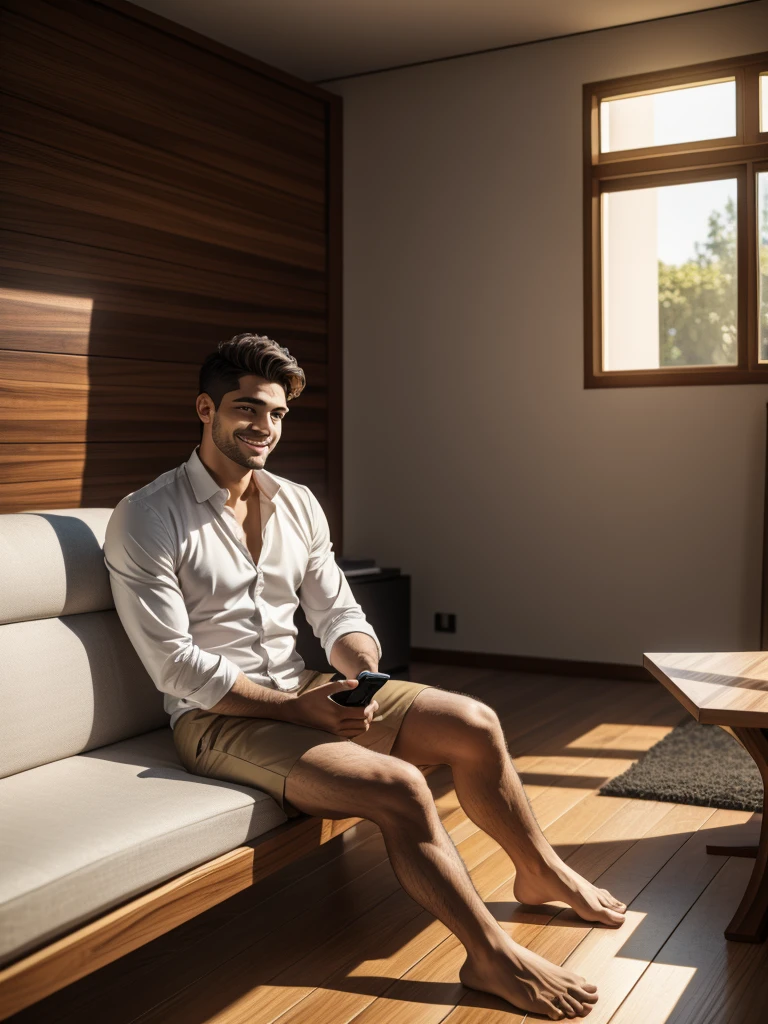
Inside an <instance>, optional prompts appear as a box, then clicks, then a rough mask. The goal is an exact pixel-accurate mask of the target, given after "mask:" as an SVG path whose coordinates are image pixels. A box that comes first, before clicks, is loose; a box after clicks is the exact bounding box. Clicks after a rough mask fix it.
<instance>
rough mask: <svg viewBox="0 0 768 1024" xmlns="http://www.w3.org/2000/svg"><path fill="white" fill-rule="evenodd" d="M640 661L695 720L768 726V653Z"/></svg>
mask: <svg viewBox="0 0 768 1024" xmlns="http://www.w3.org/2000/svg"><path fill="white" fill-rule="evenodd" d="M643 661H644V664H645V666H646V667H647V669H648V670H649V672H651V673H652V674H653V675H654V676H655V677H656V678H657V679H658V680H659V682H660V683H662V684H663V685H664V686H666V687H667V689H668V690H669V691H670V692H671V693H673V694H674V695H675V697H677V699H678V700H679V701H680V703H681V704H682V705H683V707H685V708H686V709H687V710H688V711H690V713H691V714H692V715H693V717H694V718H695V719H696V721H697V722H702V723H705V724H709V725H730V726H748V727H753V728H756V729H760V728H766V727H768V654H766V653H763V652H760V651H727V652H720V653H708V654H646V655H645V657H644V659H643Z"/></svg>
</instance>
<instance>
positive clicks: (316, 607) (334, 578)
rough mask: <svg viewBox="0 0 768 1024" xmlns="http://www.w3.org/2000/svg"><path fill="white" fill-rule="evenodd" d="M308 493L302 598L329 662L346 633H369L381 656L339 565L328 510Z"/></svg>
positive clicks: (376, 640) (371, 631) (376, 641)
mask: <svg viewBox="0 0 768 1024" xmlns="http://www.w3.org/2000/svg"><path fill="white" fill-rule="evenodd" d="M306 493H307V495H308V497H309V502H310V514H311V521H312V544H311V548H310V553H309V562H308V564H307V571H306V573H305V575H304V579H303V581H302V584H301V587H300V588H299V600H300V601H301V607H302V608H303V609H304V614H305V615H306V617H307V622H308V623H309V624H310V626H311V627H312V631H313V633H314V634H315V636H316V637H317V638H318V640H319V641H320V643H321V644H322V646H323V650H324V651H325V656H326V658H327V659H328V661H329V663H330V661H331V650H332V649H333V645H334V644H335V643H336V641H337V640H338V639H339V637H342V636H344V635H345V634H346V633H367V634H368V636H370V637H371V638H372V639H373V641H374V642H375V644H376V648H377V650H378V652H379V657H381V644H380V643H379V638H378V637H377V636H376V633H375V632H374V630H373V627H372V626H371V624H370V623H369V622H368V620H367V619H366V617H365V614H364V612H363V609H362V608H361V607H360V605H359V604H358V603H357V601H356V600H355V598H354V595H353V594H352V590H351V589H350V586H349V583H347V578H346V576H345V575H344V573H343V572H342V571H341V569H340V568H339V567H338V565H337V564H336V559H335V557H334V554H333V545H332V544H331V537H330V533H329V531H328V520H327V519H326V517H325V512H323V509H322V506H321V505H320V503H319V502H318V500H317V498H315V496H314V495H313V494H312V493H311V491H309V490H307V491H306Z"/></svg>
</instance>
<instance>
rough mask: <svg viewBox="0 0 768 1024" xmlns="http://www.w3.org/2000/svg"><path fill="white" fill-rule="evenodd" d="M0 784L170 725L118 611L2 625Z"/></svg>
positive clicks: (87, 613)
mask: <svg viewBox="0 0 768 1024" xmlns="http://www.w3.org/2000/svg"><path fill="white" fill-rule="evenodd" d="M0 706H1V707H2V714H0V778H5V777H6V776H7V775H14V774H15V773H16V772H21V771H25V770H26V769H27V768H35V767H37V766H38V765H41V764H48V763H49V762H50V761H58V760H60V759H61V758H63V757H72V756H73V755H75V754H81V753H83V752H85V751H86V750H93V749H94V748H96V747H103V746H106V744H108V743H116V742H117V741H118V740H124V739H128V738H130V737H131V736H138V735H139V734H141V733H144V732H148V731H149V730H151V729H158V728H161V727H162V726H164V725H165V726H167V725H168V721H169V719H168V715H167V714H166V712H165V711H164V710H163V695H162V694H161V693H160V692H159V690H158V689H157V688H156V687H155V685H154V683H153V682H152V680H151V679H150V678H149V676H148V675H147V673H146V671H145V669H144V666H143V665H142V664H141V662H140V661H139V657H138V655H137V654H136V652H135V650H134V649H133V645H132V644H131V641H130V640H129V639H128V637H127V635H126V632H125V630H124V629H123V627H122V624H121V622H120V619H119V618H118V616H117V612H116V611H115V610H114V609H112V610H111V611H105V612H84V613H83V614H82V615H63V616H61V617H60V618H56V619H36V620H30V621H28V622H13V623H6V624H5V625H3V626H0Z"/></svg>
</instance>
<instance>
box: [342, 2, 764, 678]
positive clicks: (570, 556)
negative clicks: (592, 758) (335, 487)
mask: <svg viewBox="0 0 768 1024" xmlns="http://www.w3.org/2000/svg"><path fill="white" fill-rule="evenodd" d="M761 48H768V2H763V0H761V2H759V3H754V4H749V5H746V6H742V7H736V8H726V9H721V10H716V11H710V12H705V13H701V14H695V15H690V16H687V17H681V18H676V19H671V20H665V21H660V22H655V23H654V22H651V23H647V24H644V25H638V26H632V27H628V28H621V29H612V30H610V31H605V32H599V33H595V34H592V35H584V36H579V37H573V38H570V39H563V40H559V41H554V42H550V43H540V44H535V45H531V46H526V47H521V48H517V49H511V50H507V51H502V52H498V53H492V54H485V55H479V56H476V57H468V58H463V59H460V60H454V61H448V62H444V63H438V64H432V65H425V66H422V67H416V68H410V69H404V70H400V71H393V72H386V73H383V74H377V75H371V76H369V77H363V78H358V79H352V80H348V81H345V82H339V83H337V84H336V85H332V86H330V88H332V89H334V90H335V91H337V92H339V93H341V94H342V95H343V96H344V97H345V139H346V142H345V146H346V150H345V185H344V189H345V224H346V226H345V263H346V271H345V374H346V379H345V533H346V543H345V553H347V554H348V555H351V556H355V555H357V556H375V557H376V558H377V559H379V561H380V562H381V563H383V564H386V565H399V566H401V567H402V568H403V570H405V571H406V572H409V573H411V574H412V577H413V599H414V611H413V643H414V644H415V645H418V646H426V647H450V648H454V649H457V650H470V651H487V652H494V653H502V654H518V655H533V656H542V657H554V658H568V659H585V660H591V661H615V662H624V663H627V664H632V663H639V662H640V660H641V656H642V652H643V651H662V650H680V651H683V650H730V649H753V648H755V647H757V646H758V644H759V639H758V637H759V607H760V558H761V548H762V490H763V475H764V474H763V457H764V437H765V410H766V401H767V400H768V388H766V387H764V386H757V385H756V386H751V385H750V386H733V385H731V386H726V387H722V386H721V387H689V388H682V387H673V388H663V387H659V388H631V389H630V388H622V389H611V390H592V391H586V390H584V386H583V326H582V324H583V320H582V223H581V220H582V149H581V132H582V124H581V118H582V113H581V86H582V83H584V82H589V81H597V80H601V79H607V78H613V77H616V76H621V75H628V74H632V73H636V72H644V71H653V70H657V69H664V68H670V67H675V66H678V65H683V64H691V63H697V62H701V61H708V60H715V59H717V58H722V57H728V56H733V55H736V54H743V53H752V52H755V51H758V50H760V49H761ZM435 611H443V612H455V613H456V615H457V618H458V630H457V632H456V634H455V635H446V634H442V633H434V632H433V629H432V617H433V614H434V612H435Z"/></svg>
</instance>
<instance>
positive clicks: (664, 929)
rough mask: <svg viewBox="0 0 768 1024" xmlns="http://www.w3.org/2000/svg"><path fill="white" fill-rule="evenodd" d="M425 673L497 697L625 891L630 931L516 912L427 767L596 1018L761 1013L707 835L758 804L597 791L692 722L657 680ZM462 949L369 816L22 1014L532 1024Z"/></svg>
mask: <svg viewBox="0 0 768 1024" xmlns="http://www.w3.org/2000/svg"><path fill="white" fill-rule="evenodd" d="M412 678H414V679H418V680H419V681H422V682H430V683H432V684H433V685H439V686H443V687H445V688H446V689H453V690H456V691H457V692H461V693H469V694H472V695H475V696H477V697H478V698H479V699H481V700H484V701H486V702H487V703H489V704H491V705H492V706H493V707H495V708H496V710H497V711H498V713H499V716H500V718H501V720H502V722H503V724H504V727H505V733H506V735H507V742H508V745H509V749H510V751H511V753H512V755H513V757H514V761H515V766H516V768H517V770H518V772H519V774H520V777H521V779H522V780H523V782H524V784H525V787H526V791H527V793H528V797H529V799H530V801H531V804H532V806H533V808H534V811H535V813H536V816H537V818H538V819H539V821H540V822H541V824H542V826H543V827H544V829H545V832H546V834H547V837H548V838H549V840H550V842H551V843H552V844H553V846H555V848H556V849H557V850H558V852H559V853H560V855H561V856H562V857H563V858H564V859H566V860H568V862H569V863H570V864H571V865H573V866H574V867H575V868H576V869H577V870H578V871H580V872H581V873H582V874H584V875H585V876H586V877H588V878H590V879H592V880H599V884H600V885H603V886H605V887H606V888H609V889H610V890H611V891H612V892H614V893H615V894H616V895H617V896H619V897H620V898H622V899H624V900H626V901H627V902H628V903H629V905H630V906H629V912H628V916H627V922H626V923H625V925H624V926H623V927H622V928H620V929H611V928H602V927H600V928H592V927H590V926H589V925H588V924H586V923H585V922H583V921H581V920H580V919H579V918H578V917H577V916H576V915H575V914H574V913H573V912H572V911H570V910H569V909H567V908H563V907H561V906H559V905H557V904H548V905H547V906H546V907H540V908H531V907H521V906H520V905H519V904H518V903H516V902H515V900H514V867H513V865H512V863H511V861H510V860H509V858H508V857H507V855H506V854H505V853H504V851H503V850H501V849H500V848H499V847H498V846H497V844H496V843H495V842H494V841H493V840H492V839H490V837H489V836H487V835H485V833H483V832H481V831H480V830H478V828H477V827H476V826H475V825H474V824H473V823H472V822H471V821H469V820H468V819H467V818H466V816H465V815H464V812H463V811H462V809H461V807H460V805H459V803H458V800H457V798H456V794H455V791H454V789H453V783H452V777H451V773H450V770H449V769H448V768H447V767H444V768H440V769H438V770H437V771H436V772H435V773H434V774H433V775H431V776H430V777H429V779H428V782H429V785H430V788H431V790H432V793H433V796H434V798H435V802H436V804H437V807H438V811H439V813H440V816H441V819H442V821H443V823H444V825H445V827H446V828H447V829H448V831H449V833H450V835H451V837H452V839H453V841H454V843H456V845H457V848H458V849H459V852H460V853H461V855H462V857H463V858H464V860H465V862H466V864H467V866H468V868H469V870H470V873H471V875H472V878H473V881H474V883H475V885H476V887H477V888H478V891H479V892H480V894H481V896H482V897H483V899H484V900H485V901H486V903H487V904H488V906H489V907H490V909H491V911H492V912H493V913H494V915H495V916H496V917H497V919H498V920H499V921H500V922H501V924H502V926H503V927H504V928H505V929H506V930H507V931H508V932H509V934H510V935H512V937H513V938H515V939H516V940H517V941H519V942H521V943H523V944H524V945H526V946H528V947H530V948H532V949H534V950H535V951H536V952H539V953H541V954H542V955H544V956H546V957H548V958H549V959H551V960H553V961H555V962H558V963H563V962H566V963H568V964H569V965H573V966H574V967H576V968H577V969H578V970H580V971H581V973H583V974H585V975H586V976H587V977H589V978H590V979H591V980H594V981H595V982H596V983H597V984H598V985H599V986H600V1001H599V1003H598V1004H597V1006H596V1007H595V1009H594V1011H593V1012H592V1013H591V1014H590V1017H589V1019H590V1024H609V1022H610V1024H641V1022H642V1024H758V1022H761V1021H762V1020H763V1019H764V1007H765V1006H766V1005H768V970H767V969H766V968H768V956H767V955H766V947H765V946H747V945H741V944H735V943H726V942H725V940H724V938H723V936H722V931H723V928H724V927H725V923H726V922H727V920H729V918H730V916H731V914H732V913H733V910H734V909H735V907H736V905H737V903H738V900H739V897H740V895H741V893H742V892H743V889H744V886H745V884H746V878H747V876H748V874H749V871H750V870H751V861H745V860H739V859H736V858H725V857H710V856H708V855H707V854H706V852H705V849H704V847H705V845H706V843H707V842H713V841H718V842H719V841H722V839H721V837H725V839H726V841H728V842H750V841H752V840H753V839H754V837H755V836H756V832H757V827H758V824H759V819H758V817H757V816H754V815H751V814H748V813H745V812H734V811H715V810H713V809H712V808H702V807H686V806H682V805H675V804H665V803H661V802H658V801H644V800H630V799H627V798H620V797H601V796H599V795H598V794H597V792H596V791H597V789H598V788H599V787H600V785H601V784H602V783H603V781H605V780H606V779H608V778H612V777H613V776H615V775H616V774H618V773H620V772H621V771H624V770H625V768H627V767H629V765H631V764H632V763H633V762H634V761H635V760H636V759H637V757H638V756H640V755H641V754H642V752H643V751H644V750H647V749H648V748H649V747H650V746H652V745H653V744H654V743H655V742H657V741H658V740H659V739H661V738H662V737H663V736H664V735H666V733H667V732H668V731H669V730H670V729H671V728H673V727H674V725H675V724H677V723H678V722H681V721H687V720H688V716H687V714H686V713H685V712H684V711H683V710H682V709H681V708H680V706H679V705H678V704H677V703H676V702H675V701H674V700H673V699H672V698H671V697H670V696H669V694H667V693H666V692H665V691H664V690H663V688H662V687H660V686H658V687H657V686H655V685H654V684H649V683H641V682H626V681H622V682H614V681H611V680H585V679H572V678H567V679H563V678H558V677H542V676H531V675H526V674H524V673H509V672H493V671H486V670H475V669H465V668H452V667H447V666H428V665H421V666H415V667H414V671H413V672H412ZM715 833H717V836H716V839H715ZM463 958H464V951H463V948H462V947H461V945H460V944H459V943H458V941H457V940H456V939H455V938H454V937H453V936H452V935H451V934H450V933H449V932H448V930H447V929H446V928H445V926H444V925H442V924H441V923H440V922H439V921H436V920H435V919H434V918H432V917H431V916H430V915H429V914H427V913H426V912H425V911H423V910H422V909H421V908H420V907H419V906H418V905H417V904H415V903H414V902H413V901H412V900H411V899H410V898H409V897H408V896H407V895H406V894H405V893H403V891H402V890H401V889H400V887H399V885H398V883H397V880H396V879H395V877H394V874H393V872H392V870H391V868H390V866H389V862H388V860H387V857H386V850H385V848H384V844H383V841H382V838H381V835H380V833H379V832H378V829H376V828H375V826H373V825H372V824H371V823H370V822H362V823H361V824H360V825H358V826H356V827H355V828H353V829H351V830H349V832H347V833H345V835H343V836H340V837H338V838H337V839H336V840H333V841H332V842H330V843H328V844H327V845H326V846H324V847H322V848H321V849H320V850H318V851H316V852H315V853H313V854H312V855H311V856H310V857H308V858H305V859H304V860H303V861H301V862H299V864H294V865H289V866H288V867H287V868H285V869H283V871H281V872H278V873H277V874H276V875H274V876H272V877H271V878H269V879H266V880H265V881H264V882H262V883H259V884H258V885H256V886H253V887H252V888H251V889H249V890H246V891H245V892H243V893H239V894H238V895H237V896H235V897H233V898H232V899H231V900H227V901H226V902H225V903H223V904H220V905H218V906H217V907H213V908H211V910H210V911H207V912H206V913H205V914H203V915H200V916H199V917H198V918H196V919H195V920H193V921H190V922H187V923H186V924H185V925H182V926H181V927H180V928H177V929H175V930H174V931H173V932H171V933H169V934H168V935H165V936H162V937H160V938H159V939H157V940H155V941H154V942H153V943H149V944H148V945H147V946H145V947H143V948H142V949H140V950H136V951H135V952H134V953H132V954H129V956H127V957H124V958H123V959H122V960H121V961H118V962H117V963H115V964H110V965H108V966H107V967H106V968H103V969H102V970H100V971H98V972H95V973H94V974H93V975H91V976H89V977H86V978H83V979H81V980H80V981H79V982H77V983H75V984H74V985H71V986H69V988H67V989H65V990H63V991H62V992H59V993H55V994H54V995H53V996H51V997H49V998H48V999H46V1000H43V1001H41V1002H40V1003H38V1004H37V1005H36V1006H34V1007H30V1008H29V1009H28V1010H26V1011H23V1013H21V1014H18V1015H16V1017H14V1018H12V1019H11V1022H9V1024H75V1022H77V1024H82V1022H83V1021H84V1020H100V1021H101V1020H103V1021H109V1024H161V1022H162V1024H240V1022H242V1024H245V1022H248V1024H277V1022H279V1024H308V1022H311V1024H347V1022H351V1021H354V1022H355V1024H389V1022H392V1024H395V1022H397V1024H402V1022H405V1021H407V1022H408V1024H439V1022H442V1021H445V1022H446V1024H522V1022H523V1021H524V1020H526V1019H527V1018H526V1017H525V1015H524V1014H520V1013H518V1012H516V1011H515V1010H514V1009H513V1008H512V1007H510V1005H509V1004H507V1003H504V1002H502V1001H501V1000H498V999H495V998H494V997H490V996H487V995H485V994H483V993H477V992H472V991H471V990H468V989H466V988H464V987H463V986H462V985H461V984H460V983H459V980H458V971H459V968H460V966H461V963H462V962H463ZM761 1014H762V1015H761ZM530 1019H531V1020H534V1019H539V1018H533V1017H531V1018H530Z"/></svg>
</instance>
